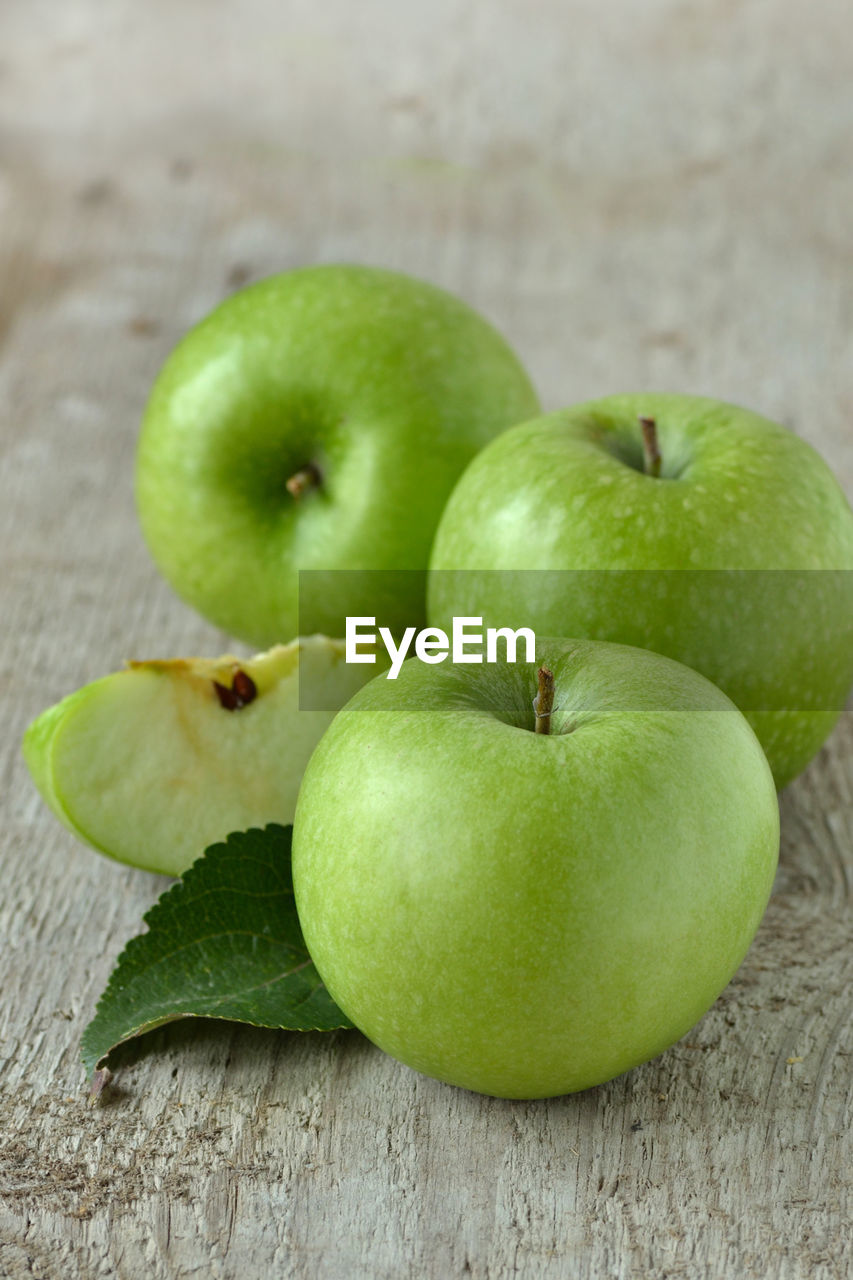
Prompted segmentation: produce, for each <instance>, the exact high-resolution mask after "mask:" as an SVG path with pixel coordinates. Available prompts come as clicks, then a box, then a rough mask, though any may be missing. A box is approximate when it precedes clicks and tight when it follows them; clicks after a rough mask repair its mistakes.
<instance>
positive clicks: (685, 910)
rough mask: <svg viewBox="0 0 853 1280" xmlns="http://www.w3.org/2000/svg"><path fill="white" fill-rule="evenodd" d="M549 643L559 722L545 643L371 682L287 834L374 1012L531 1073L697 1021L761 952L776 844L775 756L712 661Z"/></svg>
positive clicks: (519, 1087) (412, 1046) (586, 1074)
mask: <svg viewBox="0 0 853 1280" xmlns="http://www.w3.org/2000/svg"><path fill="white" fill-rule="evenodd" d="M537 660H538V664H540V665H545V666H546V667H547V670H549V671H550V673H551V675H552V677H553V709H552V710H551V713H550V716H546V715H545V714H542V715H540V720H542V719H545V718H547V719H548V728H549V729H550V732H547V733H543V732H541V731H538V732H537V731H536V729H537V724H536V720H537V717H536V714H535V712H534V709H533V705H532V701H533V697H534V694H537V664H532V665H530V664H527V663H517V664H515V665H513V664H502V665H499V666H493V665H487V664H483V665H481V666H465V667H458V666H442V667H427V666H424V665H423V664H422V663H420V662H419V661H417V660H416V659H414V660H410V661H408V662H406V663H405V664H404V666H403V668H402V671H401V673H400V676H399V677H398V679H397V681H396V682H395V683H391V682H390V681H388V680H385V679H376V680H374V681H372V682H371V683H370V684H369V685H367V686H366V687H365V688H364V689H362V690H361V691H360V693H358V694H357V695H356V696H355V697H354V698H353V699H352V700H351V701H350V702H349V703H348V705H347V706H346V707H345V708H344V709H343V710H342V711H341V712H340V713H339V714H338V716H337V717H336V719H335V721H334V722H333V724H332V725H331V727H330V728H329V730H328V731H327V733H326V734H325V736H324V737H323V739H322V741H321V742H320V744H319V746H318V747H317V750H316V751H315V753H314V755H313V756H312V758H311V761H310V763H309V765H308V768H307V771H306V774H305V778H304V780H303V784H302V788H301V791H300V795H299V800H298V802H297V808H296V819H295V824H294V840H293V877H294V888H295V894H296V902H297V908H298V911H299V917H300V921H301V923H302V928H303V930H304V934H305V939H306V942H307V945H308V948H309V951H310V953H311V956H312V958H313V960H314V962H315V964H316V965H317V968H318V969H319V971H320V974H321V976H322V978H323V981H324V982H325V983H326V985H327V986H328V988H329V991H330V992H331V994H332V995H333V997H334V999H335V1000H336V1001H337V1003H338V1004H339V1005H340V1007H341V1008H342V1009H343V1010H344V1012H345V1013H346V1014H347V1015H348V1016H349V1017H350V1018H351V1019H352V1021H353V1022H354V1023H355V1025H356V1026H357V1027H359V1028H360V1029H361V1031H363V1032H364V1034H365V1035H367V1036H368V1037H369V1038H370V1039H371V1040H373V1041H374V1042H375V1043H376V1044H377V1045H379V1046H380V1047H381V1048H382V1049H384V1050H386V1051H387V1052H388V1053H390V1054H392V1055H393V1056H394V1057H395V1058H398V1059H399V1060H400V1061H402V1062H404V1063H406V1064H407V1065H408V1066H410V1067H414V1068H415V1069H417V1070H418V1071H422V1072H425V1073H426V1074H427V1075H431V1076H435V1077H437V1078H438V1079H440V1080H444V1081H448V1082H450V1083H452V1084H456V1085H462V1086H464V1087H466V1088H469V1089H474V1090H477V1091H479V1092H482V1093H487V1094H494V1095H497V1096H500V1097H512V1098H536V1097H545V1096H550V1095H554V1094H561V1093H567V1092H571V1091H574V1090H579V1089H584V1088H587V1087H588V1086H590V1085H595V1084H598V1083H600V1082H602V1081H604V1080H607V1079H609V1078H611V1077H612V1076H616V1075H618V1074H620V1073H621V1072H623V1071H626V1070H627V1069H628V1068H630V1067H632V1066H635V1065H636V1064H638V1063H640V1062H643V1061H645V1060H646V1059H648V1058H651V1057H653V1056H654V1055H655V1054H658V1053H660V1052H661V1051H662V1050H663V1049H665V1048H666V1047H667V1046H668V1045H671V1044H672V1043H673V1042H674V1041H676V1040H678V1039H679V1037H680V1036H682V1035H684V1034H685V1032H687V1031H688V1029H689V1028H690V1027H691V1026H692V1025H693V1024H694V1023H695V1022H696V1021H697V1019H698V1018H700V1017H701V1016H702V1014H703V1013H704V1012H705V1011H706V1010H707V1009H708V1008H709V1006H710V1005H711V1004H712V1002H713V1001H714V999H715V998H716V997H717V995H718V994H719V993H720V991H721V990H722V989H723V988H724V987H725V985H726V983H727V982H728V981H729V979H730V978H731V976H732V974H733V973H734V971H735V970H736V969H737V967H738V965H739V964H740V962H741V960H742V959H743V957H744V954H745V953H746V950H747V948H748V946H749V944H750V941H751V939H752V937H753V935H754V933H755V931H756V928H757V927H758V924H759V921H760V920H761V917H762V913H763V911H764V908H765V905H766V903H767V899H768V896H769V894H770V889H771V886H772V883H773V876H774V871H775V867H776V860H777V855H778V845H779V814H778V805H777V801H776V792H775V789H774V786H773V779H772V776H771V774H770V769H769V767H768V764H767V761H766V759H765V757H764V754H763V752H762V750H761V747H760V746H759V744H758V741H757V739H756V738H755V735H754V733H753V732H752V730H751V728H750V727H749V725H748V723H747V722H746V720H745V719H744V717H743V716H742V715H741V714H740V712H739V711H738V710H737V709H736V708H735V707H734V705H733V704H732V703H731V702H730V700H729V699H728V698H726V697H725V695H724V694H723V693H721V692H720V690H719V689H717V688H716V687H715V686H714V685H712V684H711V683H710V682H709V681H707V680H705V679H704V678H703V677H702V676H700V675H698V674H697V673H696V672H694V671H691V670H688V669H687V668H686V667H683V666H681V665H680V664H678V663H675V662H672V661H670V660H669V659H667V658H664V657H661V656H660V655H658V654H654V653H651V652H648V651H645V650H639V649H631V648H627V647H624V646H620V645H611V644H599V643H595V642H590V641H568V640H546V641H540V642H539V648H538V650H537ZM545 695H547V689H546V690H544V694H543V692H540V694H538V695H537V699H538V702H539V706H538V709H539V711H540V712H541V713H546V712H547V709H548V708H547V706H543V705H542V697H543V696H545ZM540 730H541V726H540Z"/></svg>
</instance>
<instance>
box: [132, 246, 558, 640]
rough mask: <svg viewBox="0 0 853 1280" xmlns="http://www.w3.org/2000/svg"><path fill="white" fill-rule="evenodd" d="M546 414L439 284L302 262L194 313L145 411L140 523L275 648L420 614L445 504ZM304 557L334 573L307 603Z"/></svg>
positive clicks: (413, 619)
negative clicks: (512, 432) (477, 458)
mask: <svg viewBox="0 0 853 1280" xmlns="http://www.w3.org/2000/svg"><path fill="white" fill-rule="evenodd" d="M538 411H539V406H538V401H537V399H536V395H535V393H534V391H533V390H532V388H531V385H530V382H529V380H528V377H527V375H526V373H525V372H524V370H523V369H522V367H521V365H520V364H519V362H518V360H517V358H516V357H515V355H514V354H513V352H512V351H511V350H510V348H509V346H508V345H507V343H506V342H505V341H504V339H503V338H502V337H501V336H500V335H499V334H498V333H497V332H496V331H495V329H493V328H492V326H491V325H490V324H488V323H487V322H486V321H485V320H484V319H483V318H482V317H481V316H479V315H478V314H477V313H476V312H475V311H473V310H472V309H471V308H470V307H468V306H466V305H465V304H464V303H463V302H461V301H460V300H459V299H457V298H454V297H453V296H452V295H450V294H448V293H445V292H444V291H443V290H441V289H438V288H435V287H434V286H432V285H429V284H426V283H424V282H423V281H419V280H414V279H411V278H409V277H407V276H403V275H400V274H398V273H396V272H392V271H383V270H378V269H375V268H369V267H358V266H343V265H331V266H320V267H311V268H305V269H302V270H297V271H291V272H288V273H285V274H283V275H278V276H273V277H271V278H269V279H267V280H263V281H260V282H259V283H257V284H254V285H251V286H250V287H248V288H246V289H244V290H242V291H240V292H239V293H237V294H235V295H233V296H232V297H230V298H229V299H227V301H225V302H223V303H222V304H221V305H220V306H219V307H217V308H216V310H215V311H213V312H212V314H211V315H209V316H208V317H207V318H206V319H204V320H202V321H201V323H200V324H198V325H196V327H195V328H194V329H192V330H191V331H190V332H189V333H188V334H187V335H186V336H185V337H184V338H183V340H182V341H181V342H180V343H179V344H178V346H177V347H176V349H175V350H174V351H173V352H172V354H171V355H170V357H169V358H168V360H167V361H166V364H165V366H164V368H163V370H162V372H161V373H160V376H159V377H158V379H157V381H156V383H155V386H154V388H153V391H152V393H151V398H150V401H149V404H148V407H147V409H146V412H145V417H144V421H143V425H142V432H141V436H140V440H139V449H138V456H137V469H136V498H137V506H138V510H139V516H140V520H141V523H142V529H143V533H144V535H145V539H146V541H147V543H148V546H149V548H150V550H151V552H152V554H153V556H154V559H155V560H156V562H157V564H158V565H159V567H160V569H161V570H162V572H163V573H164V575H165V576H166V578H167V579H168V581H169V582H170V583H171V585H172V586H173V588H174V589H175V590H176V591H177V593H178V594H179V595H180V596H182V597H183V598H184V599H185V600H186V601H187V602H188V603H189V604H191V605H193V606H194V607H195V608H196V609H198V611H199V612H200V613H202V614H204V615H205V617H207V618H209V619H211V620H212V621H213V622H215V623H216V624H217V625H218V626H220V627H222V628H224V629H225V630H226V631H228V632H229V633H230V634H232V635H235V636H239V637H241V638H243V639H245V640H247V641H249V642H250V643H252V644H255V645H258V646H267V645H270V644H274V643H275V642H276V641H278V640H281V639H282V638H283V637H286V636H291V635H296V634H298V633H302V634H306V633H307V632H309V631H311V632H313V631H322V632H325V633H326V634H328V635H343V633H344V619H345V618H346V616H347V615H357V614H375V615H377V616H380V617H381V618H382V620H383V622H385V623H386V625H388V626H389V627H390V628H391V629H392V630H394V631H398V630H402V629H403V628H405V627H406V626H409V625H411V624H415V625H418V624H421V623H423V622H424V621H425V610H426V604H425V590H424V579H425V574H426V568H427V563H428V559H429V549H430V545H431V542H432V538H433V534H434V532H435V527H436V525H437V523H438V519H439V516H440V515H441V511H442V507H443V506H444V502H445V499H446V498H447V495H448V494H449V493H450V490H451V488H452V487H453V484H454V483H455V481H456V480H457V479H458V477H459V475H460V474H461V472H462V471H463V470H464V468H465V466H466V465H467V463H468V462H469V461H470V460H471V458H472V457H473V456H474V454H475V453H476V452H477V450H478V449H480V448H482V446H483V445H484V444H486V443H487V442H488V441H489V440H491V439H492V438H493V436H495V435H496V434H497V433H498V432H499V431H501V430H503V429H504V428H505V427H508V426H510V425H512V424H513V423H515V422H519V421H521V420H522V419H523V418H528V417H530V416H531V414H533V413H537V412H538ZM299 570H377V571H388V572H387V576H384V577H383V576H382V575H381V574H379V575H378V576H376V577H375V578H373V579H372V580H371V581H370V582H369V583H368V584H367V592H368V598H367V599H365V598H364V587H365V583H364V582H363V581H360V580H359V579H358V577H357V575H355V576H353V575H347V574H343V573H339V574H337V577H336V580H335V581H334V583H333V584H332V585H331V586H330V588H329V589H323V590H321V591H318V592H317V593H315V595H314V597H313V598H312V599H311V601H310V608H309V607H308V606H306V605H305V604H304V602H303V608H302V611H301V613H300V607H299V599H298V595H299V593H298V571H299Z"/></svg>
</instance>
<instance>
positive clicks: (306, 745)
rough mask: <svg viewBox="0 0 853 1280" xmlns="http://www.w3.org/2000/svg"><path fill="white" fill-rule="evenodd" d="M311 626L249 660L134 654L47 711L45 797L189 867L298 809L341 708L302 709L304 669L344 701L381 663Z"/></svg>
mask: <svg viewBox="0 0 853 1280" xmlns="http://www.w3.org/2000/svg"><path fill="white" fill-rule="evenodd" d="M376 669H377V668H376V667H375V666H356V665H347V664H346V663H345V661H344V646H343V642H340V641H336V640H327V639H326V638H325V637H324V636H311V637H309V638H306V639H301V640H295V641H293V642H292V643H291V644H288V645H279V646H277V647H276V648H274V649H271V650H270V651H269V652H268V653H262V654H259V655H258V656H257V657H254V658H249V659H246V660H242V659H238V658H234V657H231V656H230V655H226V656H225V657H221V658H207V659H205V658H188V659H174V660H170V661H163V662H132V663H130V664H129V666H128V669H127V670H126V671H119V672H116V673H114V674H113V675H109V676H105V677H104V678H103V679H101V680H96V681H95V682H94V683H93V684H88V685H86V686H85V687H84V688H82V689H79V690H78V691H77V692H76V693H72V694H71V695H70V696H69V697H67V698H64V699H63V700H62V702H60V703H58V704H57V705H56V706H55V707H51V708H50V709H49V710H47V711H45V712H44V713H43V714H42V715H40V716H39V717H38V719H37V720H34V721H33V723H32V724H31V725H30V727H29V729H28V730H27V733H26V735H25V738H24V743H23V750H24V757H25V759H26V762H27V765H28V766H29V769H30V773H31V774H32V776H33V779H34V780H35V783H36V785H37V787H38V789H39V791H40V792H41V794H42V797H43V798H44V800H45V801H46V802H47V803H48V805H49V806H50V808H51V809H52V810H53V812H54V813H55V814H56V816H57V817H58V818H59V819H60V821H61V822H63V823H64V824H65V825H66V826H67V827H68V828H69V829H70V830H71V831H73V832H74V834H75V835H76V836H78V837H79V839H81V840H83V841H85V843H86V844H89V845H91V846H92V848H94V849H98V850H99V851H100V852H101V853H105V854H107V855H108V856H109V857H111V858H116V859H117V860H118V861H119V862H129V863H130V864H131V865H133V866H136V867H142V868H144V869H145V870H147V871H159V872H163V873H165V874H166V875H180V874H181V872H183V871H185V870H186V869H187V867H189V866H191V865H192V863H193V862H194V861H195V859H196V858H198V857H199V856H200V855H201V854H202V853H203V852H204V850H205V848H206V847H207V846H208V845H209V844H212V843H214V842H215V841H217V840H222V839H224V838H225V836H226V835H228V834H229V832H231V831H242V830H244V829H246V828H247V827H252V826H263V825H264V824H266V823H268V822H281V823H288V822H292V821H293V813H294V809H295V806H296V793H297V791H298V790H299V784H300V782H301V780H302V774H303V772H304V770H305V765H306V763H307V762H308V758H309V756H310V755H311V752H312V751H313V750H314V747H315V746H316V744H317V742H318V741H319V739H320V737H321V735H322V734H323V732H324V731H325V729H326V728H327V727H328V725H329V723H330V722H331V720H332V718H333V716H334V711H332V710H328V711H300V710H299V685H300V671H301V673H302V678H303V680H310V682H311V685H312V686H313V687H314V688H315V689H317V688H321V687H322V689H323V691H324V700H325V701H326V702H328V703H329V704H330V705H332V706H335V707H341V706H343V704H344V703H345V702H346V701H347V699H348V698H350V697H351V696H352V694H353V693H355V692H356V690H357V689H359V688H360V687H361V686H362V685H364V684H365V682H366V681H367V680H368V679H369V678H370V676H372V675H373V674H374V673H375V672H376Z"/></svg>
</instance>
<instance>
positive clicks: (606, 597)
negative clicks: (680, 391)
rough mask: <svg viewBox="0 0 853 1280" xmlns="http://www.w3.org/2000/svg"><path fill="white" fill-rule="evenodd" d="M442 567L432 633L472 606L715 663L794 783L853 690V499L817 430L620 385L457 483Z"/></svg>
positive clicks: (496, 619)
mask: <svg viewBox="0 0 853 1280" xmlns="http://www.w3.org/2000/svg"><path fill="white" fill-rule="evenodd" d="M431 566H432V569H433V570H434V571H435V572H433V573H432V574H431V575H430V586H429V614H430V621H431V622H432V623H433V624H434V625H436V626H444V625H446V622H447V620H448V619H449V618H450V617H451V616H452V615H453V614H459V613H466V614H477V615H481V616H482V618H483V623H484V625H486V626H505V625H513V626H519V625H524V626H528V627H532V628H533V629H534V630H535V631H536V632H537V633H541V634H544V635H572V636H587V637H592V638H596V639H602V640H613V641H618V642H620V643H624V644H632V645H640V646H642V647H644V648H649V649H654V650H656V651H657V652H659V653H663V654H666V655H667V656H669V657H671V658H675V659H677V660H678V661H681V662H684V663H686V664H687V665H688V666H691V667H694V668H695V669H696V670H697V671H700V672H702V673H703V674H704V675H706V676H708V677H709V679H711V680H713V681H714V682H715V683H716V684H718V685H719V686H720V688H721V689H723V690H724V691H725V692H726V693H727V694H728V695H729V696H730V697H731V698H732V700H733V701H734V702H735V703H736V704H737V705H738V706H739V707H740V708H741V710H742V711H743V712H744V713H745V714H746V715H747V717H748V718H749V720H750V722H751V723H752V725H753V727H754V729H755V731H756V733H757V734H758V737H759V739H760V741H761V743H762V745H763V747H764V750H765V752H766V753H767V757H768V759H769V761H770V764H771V767H772V769H773V774H774V777H775V779H776V783H777V786H779V787H780V788H781V787H782V786H784V785H785V783H786V782H788V781H789V780H790V779H791V778H793V777H794V776H795V775H796V774H797V773H799V772H800V770H801V769H803V768H804V766H805V765H806V764H807V763H808V761H809V760H810V759H811V758H812V756H813V755H814V754H815V753H816V752H817V750H818V749H819V747H820V746H821V744H822V743H823V741H824V740H825V739H826V737H827V736H828V734H829V732H830V731H831V729H832V727H833V725H834V723H835V721H836V719H837V718H838V714H839V712H840V710H841V709H842V707H843V705H844V702H845V699H846V696H847V694H848V692H849V690H850V687H851V683H853V572H851V570H853V512H851V509H850V504H849V503H848V501H847V499H846V498H845V496H844V494H843V492H842V491H841V489H840V487H839V485H838V483H837V481H836V480H835V479H834V477H833V475H832V473H831V472H830V470H829V469H828V467H827V466H826V464H825V463H824V462H823V460H822V459H821V458H820V456H819V455H818V454H817V453H816V452H815V451H814V449H812V448H811V447H810V446H809V445H808V444H807V443H806V442H805V441H804V440H801V439H799V438H798V437H797V436H796V435H794V434H793V432H791V431H789V430H787V429H786V428H784V427H781V426H778V425H777V424H776V423H774V422H770V421H768V420H767V419H766V418H762V417H759V415H758V414H755V413H751V412H749V411H748V410H746V409H740V408H737V407H736V406H734V405H729V404H722V403H720V402H718V401H714V400H709V399H703V398H699V397H694V396H681V395H658V394H640V395H621V396H612V397H609V398H607V399H604V400H595V401H591V402H589V403H587V404H582V405H578V406H577V407H575V408H572V409H567V410H564V411H562V412H558V413H552V414H549V415H547V416H545V417H542V418H538V419H535V420H533V421H531V422H527V423H523V424H521V425H519V426H516V427H515V428H513V429H511V430H510V431H508V432H506V433H505V434H504V435H503V436H501V437H500V438H499V439H497V440H495V441H494V442H493V443H492V444H490V445H489V446H487V447H486V448H485V449H484V450H483V451H482V453H480V454H479V456H478V457H477V458H475V459H474V461H473V462H472V463H471V465H470V466H469V467H468V469H467V471H466V472H465V474H464V475H463V476H462V478H461V479H460V481H459V483H458V484H457V486H456V488H455V489H454V491H453V493H452V495H451V497H450V500H449V501H448V504H447V507H446V509H445V512H444V516H443V517H442V520H441V523H440V525H439V528H438V532H437V534H436V539H435V544H434V548H433V554H432V560H431ZM460 571H467V572H460Z"/></svg>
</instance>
